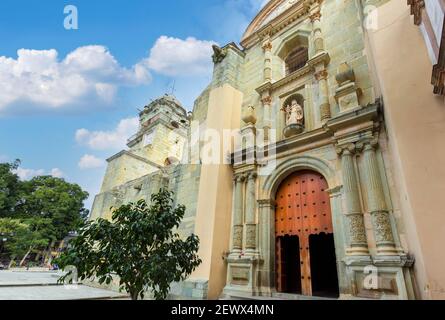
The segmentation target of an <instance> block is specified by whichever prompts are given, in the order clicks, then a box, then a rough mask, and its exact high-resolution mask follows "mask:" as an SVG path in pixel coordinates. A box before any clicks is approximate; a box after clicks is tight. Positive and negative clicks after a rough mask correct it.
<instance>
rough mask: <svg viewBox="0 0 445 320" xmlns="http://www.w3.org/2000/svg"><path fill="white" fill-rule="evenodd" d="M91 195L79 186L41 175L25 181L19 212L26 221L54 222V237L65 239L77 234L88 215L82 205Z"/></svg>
mask: <svg viewBox="0 0 445 320" xmlns="http://www.w3.org/2000/svg"><path fill="white" fill-rule="evenodd" d="M87 198H88V193H87V192H85V191H83V190H82V189H81V188H80V186H79V185H77V184H71V183H68V182H66V181H65V180H64V179H60V178H55V177H51V176H39V177H35V178H33V179H31V180H30V181H25V182H23V193H22V201H21V204H20V206H19V209H18V211H19V212H20V215H21V216H22V217H24V218H32V217H39V218H45V219H51V221H52V224H53V227H54V232H55V234H54V236H55V237H56V238H57V239H63V238H64V237H65V236H66V235H67V234H68V233H69V232H70V231H75V230H76V229H77V228H78V227H79V226H80V225H81V223H82V222H83V221H84V220H85V218H86V217H87V216H88V210H87V209H85V208H84V206H83V202H84V200H85V199H87Z"/></svg>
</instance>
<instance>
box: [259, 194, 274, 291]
mask: <svg viewBox="0 0 445 320" xmlns="http://www.w3.org/2000/svg"><path fill="white" fill-rule="evenodd" d="M258 207H259V214H258V215H259V219H260V223H259V224H260V226H259V229H260V234H259V238H260V239H259V240H260V241H259V243H260V256H261V259H262V260H263V263H262V264H261V267H260V277H259V278H260V279H259V280H260V286H261V292H262V294H263V295H266V296H267V295H270V293H271V290H272V289H273V288H275V233H274V232H275V202H274V201H273V200H268V199H266V200H259V201H258Z"/></svg>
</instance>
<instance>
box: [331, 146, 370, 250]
mask: <svg viewBox="0 0 445 320" xmlns="http://www.w3.org/2000/svg"><path fill="white" fill-rule="evenodd" d="M354 151H355V145H354V144H351V145H349V146H346V147H343V148H339V149H338V153H339V154H340V156H341V164H342V175H343V194H344V197H345V203H346V211H345V215H346V217H347V220H348V227H349V228H348V229H349V238H350V248H349V249H347V250H346V253H347V254H349V255H369V249H368V241H367V239H366V229H365V221H364V217H363V212H362V209H361V205H360V193H359V187H358V182H357V175H356V172H355V168H354V158H353V152H354Z"/></svg>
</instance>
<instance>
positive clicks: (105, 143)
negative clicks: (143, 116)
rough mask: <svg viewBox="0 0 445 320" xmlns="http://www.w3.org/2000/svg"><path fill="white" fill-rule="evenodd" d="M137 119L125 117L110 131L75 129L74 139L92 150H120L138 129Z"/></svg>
mask: <svg viewBox="0 0 445 320" xmlns="http://www.w3.org/2000/svg"><path fill="white" fill-rule="evenodd" d="M138 128H139V119H138V118H137V117H135V118H127V119H123V120H121V121H120V122H119V124H118V125H117V127H116V128H115V129H114V130H112V131H89V130H87V129H79V130H77V131H76V135H75V138H76V141H77V143H79V144H80V145H83V146H87V147H89V148H90V149H92V150H122V149H125V147H126V144H127V140H128V138H130V137H131V136H132V135H133V134H135V133H136V132H137V131H138Z"/></svg>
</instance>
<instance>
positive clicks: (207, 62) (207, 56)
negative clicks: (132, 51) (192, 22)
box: [146, 36, 216, 76]
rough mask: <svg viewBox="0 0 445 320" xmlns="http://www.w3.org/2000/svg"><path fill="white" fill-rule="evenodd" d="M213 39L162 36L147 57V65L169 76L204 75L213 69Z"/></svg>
mask: <svg viewBox="0 0 445 320" xmlns="http://www.w3.org/2000/svg"><path fill="white" fill-rule="evenodd" d="M214 44H216V43H215V42H213V41H205V40H197V39H195V38H193V37H189V38H187V39H185V40H182V39H178V38H172V37H167V36H161V37H160V38H159V39H158V40H156V43H155V44H154V46H153V48H151V50H150V56H149V57H148V59H146V64H147V66H148V67H149V68H150V69H152V70H154V71H156V72H158V73H160V74H164V75H167V76H188V75H204V74H208V73H210V72H211V71H212V59H211V57H212V53H213V51H212V45H214Z"/></svg>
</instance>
